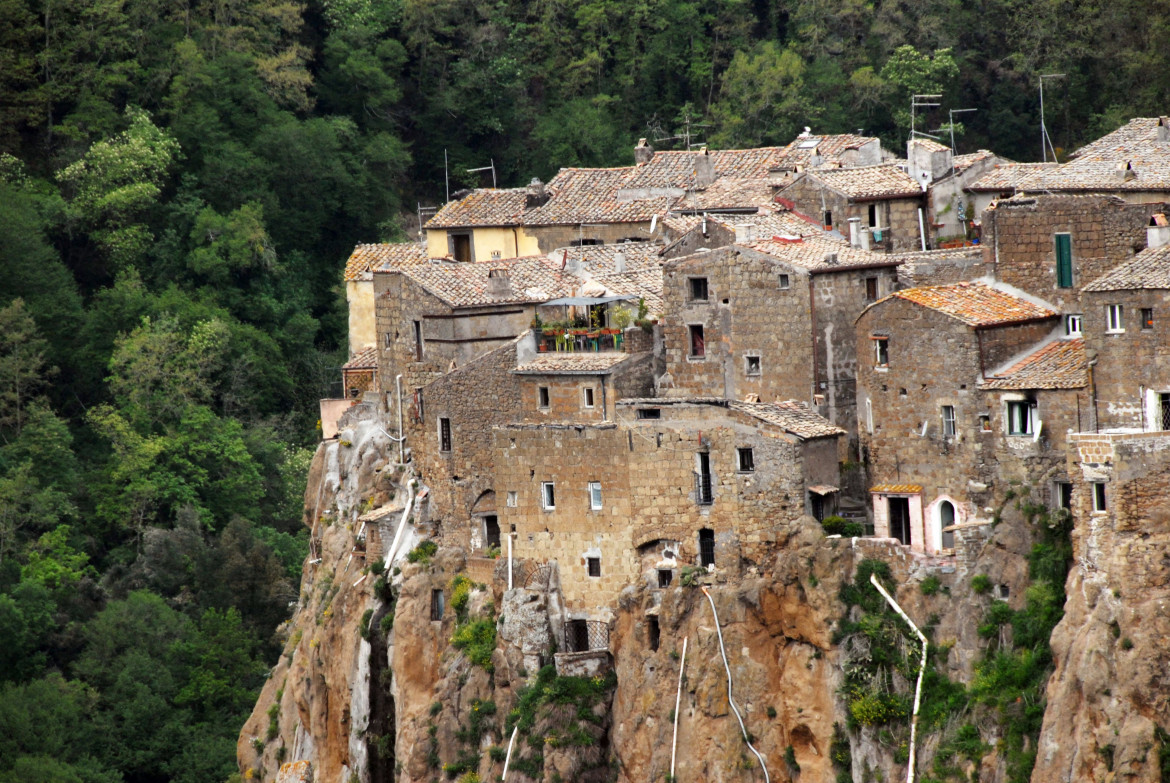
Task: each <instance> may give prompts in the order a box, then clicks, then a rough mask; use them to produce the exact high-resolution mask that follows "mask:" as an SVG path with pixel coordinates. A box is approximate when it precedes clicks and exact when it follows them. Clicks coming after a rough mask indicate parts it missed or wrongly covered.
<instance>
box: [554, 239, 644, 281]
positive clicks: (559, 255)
mask: <svg viewBox="0 0 1170 783" xmlns="http://www.w3.org/2000/svg"><path fill="white" fill-rule="evenodd" d="M662 247H663V245H662V243H661V242H621V243H619V244H616V245H583V246H578V247H558V248H557V249H556V250H554V251H552V252H551V253H549V254H548V258H549V261H551V262H552V263H553V264H555V265H556V266H557V267H558V268H559V267H560V266H561V264H562V263H563V264H564V265H565V267H566V268H572V267H573V266H574V265H576V267H577V268H578V269H580V270H581V271H582V272H583V273H586V274H594V275H597V274H610V273H612V272H616V271H617V259H618V256H619V255H621V256H622V258H623V259H624V262H625V265H626V271H627V272H638V271H641V270H643V269H657V268H659V267H661V266H662V263H663V258H662V256H661V255H660V253H661V252H662Z"/></svg>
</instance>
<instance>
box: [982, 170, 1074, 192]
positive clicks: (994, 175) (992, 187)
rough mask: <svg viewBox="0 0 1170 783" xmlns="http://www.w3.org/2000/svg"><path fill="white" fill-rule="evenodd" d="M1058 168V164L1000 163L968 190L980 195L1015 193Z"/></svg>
mask: <svg viewBox="0 0 1170 783" xmlns="http://www.w3.org/2000/svg"><path fill="white" fill-rule="evenodd" d="M1056 166H1057V164H1056V163H1000V164H999V165H997V166H995V167H994V168H992V169H991V171H989V172H987V173H986V174H984V175H983V176H982V177H980V178H979V179H977V180H975V181H974V182H972V183H971V184H970V185H968V186H967V190H971V191H975V192H980V193H983V192H991V193H999V192H1005V191H1015V190H1016V189H1018V188H1020V187H1023V186H1024V184H1025V183H1026V182H1027V181H1028V180H1029V179H1031V178H1032V177H1034V176H1036V175H1037V174H1040V173H1041V172H1044V171H1047V170H1049V169H1054V168H1056Z"/></svg>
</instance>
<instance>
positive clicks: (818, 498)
mask: <svg viewBox="0 0 1170 783" xmlns="http://www.w3.org/2000/svg"><path fill="white" fill-rule="evenodd" d="M808 504H809V506H810V507H811V508H812V515H813V519H815V520H816V521H818V522H824V521H825V498H824V497H823V496H822V495H818V494H817V493H815V492H810V493H808Z"/></svg>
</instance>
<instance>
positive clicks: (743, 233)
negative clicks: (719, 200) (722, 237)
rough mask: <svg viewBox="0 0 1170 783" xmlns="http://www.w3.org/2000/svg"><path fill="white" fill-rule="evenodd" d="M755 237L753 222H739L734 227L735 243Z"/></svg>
mask: <svg viewBox="0 0 1170 783" xmlns="http://www.w3.org/2000/svg"><path fill="white" fill-rule="evenodd" d="M755 239H756V227H755V224H753V223H740V224H738V225H736V227H735V243H736V244H737V245H742V244H743V243H744V242H753V241H755Z"/></svg>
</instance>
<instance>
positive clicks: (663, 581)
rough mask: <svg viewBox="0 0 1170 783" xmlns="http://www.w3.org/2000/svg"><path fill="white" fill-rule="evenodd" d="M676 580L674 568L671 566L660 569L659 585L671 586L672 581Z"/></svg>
mask: <svg viewBox="0 0 1170 783" xmlns="http://www.w3.org/2000/svg"><path fill="white" fill-rule="evenodd" d="M673 581H674V570H673V569H670V568H659V569H658V586H659V587H670V583H671V582H673Z"/></svg>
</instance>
